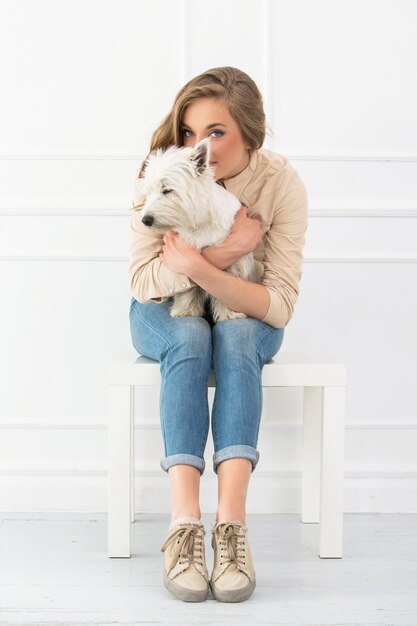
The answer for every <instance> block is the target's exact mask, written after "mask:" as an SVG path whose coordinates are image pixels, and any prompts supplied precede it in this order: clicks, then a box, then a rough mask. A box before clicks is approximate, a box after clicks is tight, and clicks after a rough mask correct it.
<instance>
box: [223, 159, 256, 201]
mask: <svg viewBox="0 0 417 626" xmlns="http://www.w3.org/2000/svg"><path fill="white" fill-rule="evenodd" d="M257 162H258V150H254V151H253V152H252V156H251V158H250V160H249V163H248V165H247V166H246V167H245V169H244V170H242V171H241V172H239V174H236V176H232V177H231V178H221V179H219V180H218V181H216V182H218V183H219V184H220V185H221V184H222V183H223V187H225V188H226V189H227V191H231V192H232V193H233V194H234V195H235V196H237V197H238V198H239V196H240V195H241V193H242V192H243V190H244V188H245V187H246V185H247V184H248V182H249V181H250V179H251V178H252V176H253V173H254V171H255V169H256V165H257Z"/></svg>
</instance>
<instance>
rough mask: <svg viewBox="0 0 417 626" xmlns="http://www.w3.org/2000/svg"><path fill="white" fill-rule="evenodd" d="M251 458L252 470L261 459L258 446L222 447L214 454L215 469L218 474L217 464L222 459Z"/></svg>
mask: <svg viewBox="0 0 417 626" xmlns="http://www.w3.org/2000/svg"><path fill="white" fill-rule="evenodd" d="M235 458H241V459H249V461H252V472H253V470H254V469H255V467H256V465H257V463H258V461H259V452H258V450H256V448H252V446H244V445H237V446H228V447H227V448H222V449H221V450H218V451H217V452H215V453H214V454H213V470H214V472H215V473H216V474H217V466H218V464H219V463H221V462H222V461H226V460H227V459H235Z"/></svg>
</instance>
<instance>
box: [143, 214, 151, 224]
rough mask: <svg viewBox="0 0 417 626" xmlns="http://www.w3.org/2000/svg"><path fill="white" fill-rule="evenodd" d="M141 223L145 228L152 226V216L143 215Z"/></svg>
mask: <svg viewBox="0 0 417 626" xmlns="http://www.w3.org/2000/svg"><path fill="white" fill-rule="evenodd" d="M142 222H143V223H144V224H145V226H152V224H153V217H152V215H145V217H144V218H142Z"/></svg>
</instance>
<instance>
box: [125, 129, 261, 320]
mask: <svg viewBox="0 0 417 626" xmlns="http://www.w3.org/2000/svg"><path fill="white" fill-rule="evenodd" d="M209 163H210V141H209V139H203V140H202V141H200V143H198V144H197V145H196V146H195V147H194V148H185V147H182V148H179V147H178V146H169V148H167V149H166V150H165V151H164V150H162V149H161V148H158V149H157V150H156V151H154V152H152V153H151V154H150V155H149V157H148V160H147V165H146V169H145V172H144V178H139V179H138V180H137V181H136V186H137V188H138V190H139V192H140V193H141V194H142V195H143V196H144V197H145V198H146V202H145V204H144V206H143V208H142V210H141V218H142V222H143V223H144V224H145V225H146V226H148V227H149V228H153V229H154V230H155V231H158V232H161V233H164V232H166V231H167V230H175V231H176V232H177V233H178V234H179V235H180V236H181V237H182V238H183V239H184V241H186V242H187V243H188V244H190V245H192V246H194V247H196V248H197V249H199V250H201V249H202V248H204V247H206V246H216V245H218V244H220V243H222V242H223V241H224V240H225V239H226V237H227V236H228V235H229V233H230V231H231V228H232V225H233V222H234V219H235V214H236V212H237V211H238V210H239V208H240V206H241V203H240V201H239V200H238V199H237V198H236V196H234V195H233V194H232V193H230V192H229V191H227V189H225V188H224V187H222V186H221V185H219V184H217V183H216V181H215V180H214V168H213V167H212V166H210V164H209ZM226 271H227V272H229V273H230V274H233V276H238V277H239V278H243V279H245V280H255V270H254V260H253V254H252V252H250V253H249V254H245V255H243V256H242V257H241V258H240V259H239V260H238V261H236V262H235V263H233V265H231V266H230V267H228V268H227V269H226ZM207 299H208V300H209V301H210V309H211V313H212V316H213V320H214V322H222V321H224V320H230V319H235V318H241V317H246V315H245V314H244V313H240V312H236V311H232V310H231V309H230V308H228V307H227V306H226V305H225V304H223V303H222V302H220V301H219V300H217V299H216V298H214V297H213V296H212V295H211V294H208V293H207V292H206V291H204V290H203V289H202V288H201V287H199V286H198V285H196V286H195V287H192V288H191V289H189V290H188V291H185V292H183V293H178V294H175V295H174V296H173V304H172V306H171V308H170V315H171V317H183V316H187V315H203V313H204V304H205V301H206V300H207Z"/></svg>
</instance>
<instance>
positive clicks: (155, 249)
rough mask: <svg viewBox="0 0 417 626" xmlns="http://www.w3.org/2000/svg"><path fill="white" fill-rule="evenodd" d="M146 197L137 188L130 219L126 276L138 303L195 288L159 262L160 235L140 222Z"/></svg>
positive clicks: (161, 298)
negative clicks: (127, 275) (127, 270)
mask: <svg viewBox="0 0 417 626" xmlns="http://www.w3.org/2000/svg"><path fill="white" fill-rule="evenodd" d="M144 204H145V198H144V197H143V196H141V195H140V194H139V192H138V191H137V189H136V187H135V188H134V194H133V207H132V209H133V210H132V216H131V222H130V233H131V238H130V248H129V279H130V290H131V292H132V295H133V296H134V298H136V300H138V302H148V301H150V300H154V301H157V302H158V301H162V300H166V299H167V298H170V297H171V296H173V295H174V294H175V293H180V292H182V291H187V290H188V289H191V288H192V287H194V285H193V284H192V283H191V281H190V279H189V278H188V276H185V275H184V274H177V273H176V272H173V271H171V270H170V269H168V268H167V267H166V265H164V264H163V263H162V261H161V260H160V258H159V253H160V252H162V248H163V235H162V234H161V233H156V232H155V231H154V230H152V229H151V228H148V226H145V225H144V224H143V223H142V221H141V209H142V208H143V206H144Z"/></svg>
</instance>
